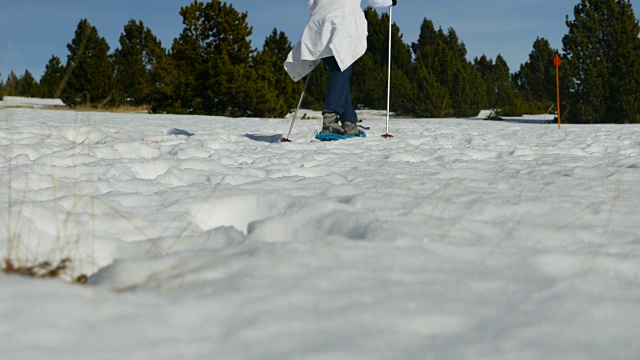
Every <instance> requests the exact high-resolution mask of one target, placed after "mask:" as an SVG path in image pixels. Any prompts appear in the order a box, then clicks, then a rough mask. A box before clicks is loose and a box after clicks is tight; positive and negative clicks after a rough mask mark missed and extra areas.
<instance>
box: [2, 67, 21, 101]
mask: <svg viewBox="0 0 640 360" xmlns="http://www.w3.org/2000/svg"><path fill="white" fill-rule="evenodd" d="M4 87H5V95H7V96H19V95H20V79H19V78H18V76H17V75H16V73H15V72H14V71H13V70H11V72H10V73H9V76H8V77H7V81H6V82H5V84H4Z"/></svg>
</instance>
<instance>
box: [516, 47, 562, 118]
mask: <svg viewBox="0 0 640 360" xmlns="http://www.w3.org/2000/svg"><path fill="white" fill-rule="evenodd" d="M557 53H558V51H557V50H555V49H552V48H551V44H550V43H549V41H548V40H547V39H544V38H537V39H536V41H535V42H534V43H533V50H532V51H531V53H530V54H529V59H528V61H527V62H525V63H524V64H522V65H521V66H520V71H518V72H517V73H516V74H515V75H514V81H515V84H516V86H517V88H518V90H519V91H520V93H522V94H523V95H524V96H525V97H526V98H527V99H528V101H530V102H532V103H539V104H541V106H542V108H544V107H546V108H549V107H550V106H552V105H553V104H554V103H555V102H556V71H555V65H554V63H553V59H554V58H555V56H556V54H557ZM545 110H546V109H545Z"/></svg>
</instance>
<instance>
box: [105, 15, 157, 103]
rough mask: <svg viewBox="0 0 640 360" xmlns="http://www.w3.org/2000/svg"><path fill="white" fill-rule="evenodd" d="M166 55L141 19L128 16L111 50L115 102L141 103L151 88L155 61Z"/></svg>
mask: <svg viewBox="0 0 640 360" xmlns="http://www.w3.org/2000/svg"><path fill="white" fill-rule="evenodd" d="M165 56H166V51H165V50H164V49H163V48H162V43H161V42H160V40H158V38H156V36H155V35H154V34H153V33H152V32H151V30H150V29H149V28H147V27H146V26H145V25H144V23H143V22H142V21H138V22H136V21H135V20H130V21H129V23H127V25H125V27H124V32H123V33H122V34H121V35H120V48H118V49H116V50H115V51H114V54H113V62H114V66H115V72H116V75H115V84H116V89H117V94H118V100H117V102H118V103H129V104H133V105H144V104H149V103H150V102H151V98H152V95H153V92H154V90H155V80H156V79H155V74H156V65H157V64H158V63H159V62H160V61H162V60H163V58H164V57H165Z"/></svg>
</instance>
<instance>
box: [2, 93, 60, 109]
mask: <svg viewBox="0 0 640 360" xmlns="http://www.w3.org/2000/svg"><path fill="white" fill-rule="evenodd" d="M64 106H67V105H66V104H65V103H64V102H62V100H60V99H41V98H28V97H19V96H5V97H4V98H3V99H2V101H0V108H1V107H31V108H47V107H64Z"/></svg>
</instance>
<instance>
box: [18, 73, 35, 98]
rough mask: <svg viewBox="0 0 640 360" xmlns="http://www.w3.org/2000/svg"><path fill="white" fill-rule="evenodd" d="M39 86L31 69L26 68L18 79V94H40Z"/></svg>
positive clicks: (25, 95)
mask: <svg viewBox="0 0 640 360" xmlns="http://www.w3.org/2000/svg"><path fill="white" fill-rule="evenodd" d="M39 91H40V90H39V86H38V83H37V82H36V79H34V77H33V75H32V74H31V72H29V70H25V71H24V74H23V75H22V76H21V77H20V79H19V80H18V94H19V95H20V96H24V97H35V96H38V93H39Z"/></svg>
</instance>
